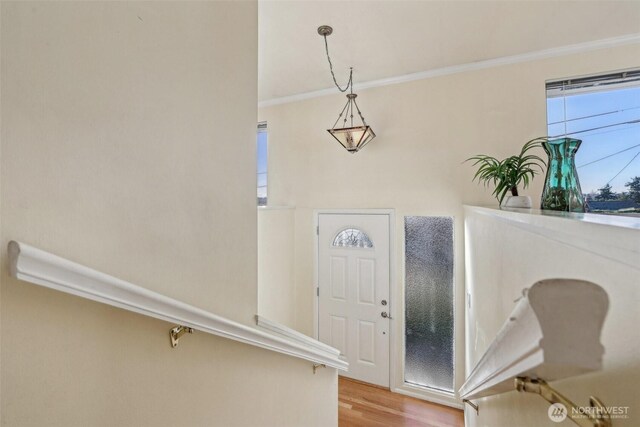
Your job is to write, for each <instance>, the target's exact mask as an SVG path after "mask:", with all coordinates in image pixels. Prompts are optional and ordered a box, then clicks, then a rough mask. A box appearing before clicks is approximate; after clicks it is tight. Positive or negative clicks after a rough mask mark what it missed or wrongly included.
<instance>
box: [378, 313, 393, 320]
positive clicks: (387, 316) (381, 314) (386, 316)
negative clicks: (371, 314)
mask: <svg viewBox="0 0 640 427" xmlns="http://www.w3.org/2000/svg"><path fill="white" fill-rule="evenodd" d="M380 316H382V317H384V318H385V319H389V320H391V319H393V317H391V316H389V315H388V314H387V312H386V311H383V312H382V313H380Z"/></svg>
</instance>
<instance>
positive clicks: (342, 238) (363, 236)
mask: <svg viewBox="0 0 640 427" xmlns="http://www.w3.org/2000/svg"><path fill="white" fill-rule="evenodd" d="M333 246H341V247H347V248H372V247H373V242H372V241H371V239H370V238H369V236H367V233H365V232H364V231H361V230H358V229H357V228H345V229H344V230H342V231H341V232H339V233H338V234H337V235H336V237H335V238H334V239H333Z"/></svg>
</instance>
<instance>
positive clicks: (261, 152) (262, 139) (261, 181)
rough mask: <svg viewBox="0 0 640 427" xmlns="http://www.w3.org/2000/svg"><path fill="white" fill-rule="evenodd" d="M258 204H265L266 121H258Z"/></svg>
mask: <svg viewBox="0 0 640 427" xmlns="http://www.w3.org/2000/svg"><path fill="white" fill-rule="evenodd" d="M257 156H258V170H257V174H258V206H267V122H261V123H258V146H257Z"/></svg>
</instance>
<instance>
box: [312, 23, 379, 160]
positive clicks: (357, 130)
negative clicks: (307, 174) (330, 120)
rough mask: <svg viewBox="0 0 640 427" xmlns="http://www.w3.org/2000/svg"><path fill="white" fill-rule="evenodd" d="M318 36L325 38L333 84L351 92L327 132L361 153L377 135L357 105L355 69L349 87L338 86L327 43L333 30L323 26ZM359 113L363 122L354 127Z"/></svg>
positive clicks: (348, 148)
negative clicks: (340, 122) (354, 90)
mask: <svg viewBox="0 0 640 427" xmlns="http://www.w3.org/2000/svg"><path fill="white" fill-rule="evenodd" d="M318 34H319V35H321V36H322V37H323V38H324V47H325V51H326V53H327V62H329V71H331V77H332V78H333V83H334V84H335V86H336V87H337V88H338V90H339V91H340V92H346V91H348V90H350V92H349V93H348V94H347V103H346V104H345V106H344V107H343V108H342V111H341V112H340V114H339V115H338V119H337V120H336V122H335V123H334V124H333V126H332V128H331V129H327V132H329V133H330V134H331V136H333V137H334V138H335V139H336V141H338V142H339V143H340V145H342V146H343V147H344V148H345V149H346V150H347V151H348V152H350V153H352V154H354V153H357V152H358V151H360V150H361V149H362V148H363V147H364V146H365V145H367V144H368V143H369V142H370V141H371V140H372V139H373V138H375V137H376V134H375V133H374V132H373V129H371V126H368V125H367V122H365V120H364V117H363V116H362V113H361V112H360V108H359V107H358V104H357V103H356V98H357V96H358V95H357V94H355V93H353V67H351V68H350V69H349V81H347V85H346V86H345V87H344V88H342V87H340V85H339V84H338V82H337V80H336V76H335V74H334V72H333V63H332V62H331V57H330V56H329V45H328V43H327V36H329V35H331V34H333V28H331V27H330V26H328V25H321V26H320V27H318ZM354 107H355V111H356V112H357V114H358V116H359V117H360V121H361V122H362V125H361V126H357V125H356V126H354V123H353V112H354ZM340 119H343V122H342V127H340V128H338V127H336V126H337V125H338V122H339V121H340ZM348 120H350V123H349V124H350V126H347V121H348Z"/></svg>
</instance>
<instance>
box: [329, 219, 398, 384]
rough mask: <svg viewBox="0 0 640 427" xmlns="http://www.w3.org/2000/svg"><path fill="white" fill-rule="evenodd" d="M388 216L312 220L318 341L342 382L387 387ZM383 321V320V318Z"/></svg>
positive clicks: (388, 311) (388, 320)
mask: <svg viewBox="0 0 640 427" xmlns="http://www.w3.org/2000/svg"><path fill="white" fill-rule="evenodd" d="M389 218H390V217H389V215H386V214H371V215H369V214H367V215H362V214H319V215H318V245H319V248H318V257H319V259H318V287H319V290H318V292H319V298H318V337H319V339H320V341H322V342H324V343H326V344H329V345H331V346H332V347H335V348H337V349H339V350H340V353H341V355H342V356H343V357H345V358H346V359H347V361H348V362H349V371H348V372H347V373H341V374H342V375H344V376H347V377H350V378H354V379H357V380H361V381H366V382H368V383H372V384H378V385H381V386H385V387H388V386H389V331H390V329H391V328H390V325H389V322H390V317H388V316H387V315H388V313H390V310H389V307H390V303H391V301H390V300H389ZM384 316H387V317H384Z"/></svg>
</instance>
